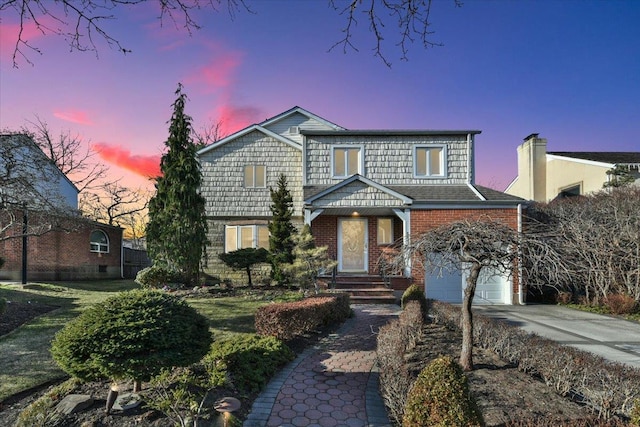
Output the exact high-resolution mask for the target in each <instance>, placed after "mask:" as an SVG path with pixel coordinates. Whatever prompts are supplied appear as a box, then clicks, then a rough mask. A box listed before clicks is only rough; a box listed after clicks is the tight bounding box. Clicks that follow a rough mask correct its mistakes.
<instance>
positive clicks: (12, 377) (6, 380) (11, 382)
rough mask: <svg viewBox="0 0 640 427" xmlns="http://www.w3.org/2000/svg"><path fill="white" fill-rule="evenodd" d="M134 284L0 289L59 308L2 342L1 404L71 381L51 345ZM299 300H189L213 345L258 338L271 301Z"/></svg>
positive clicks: (287, 297) (253, 295) (1, 286)
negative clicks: (259, 318)
mask: <svg viewBox="0 0 640 427" xmlns="http://www.w3.org/2000/svg"><path fill="white" fill-rule="evenodd" d="M137 287H138V285H137V284H136V283H135V282H133V281H131V280H118V281H99V282H69V283H35V284H28V285H25V286H22V285H15V284H0V297H2V298H6V299H7V300H8V301H20V302H27V301H34V302H38V303H42V304H48V305H52V306H56V307H59V308H57V309H56V310H54V311H51V312H49V313H46V314H44V315H42V316H40V317H38V318H36V319H34V320H32V321H31V322H29V323H27V324H25V325H23V326H21V327H20V328H18V329H17V330H15V331H13V332H12V333H10V334H8V335H6V336H4V337H1V338H0V366H1V367H2V369H1V370H0V402H1V401H3V400H4V399H6V398H7V397H9V396H11V395H13V394H16V393H19V392H21V391H24V390H28V389H30V388H32V387H36V386H38V385H41V384H44V383H47V382H50V381H55V380H58V379H61V378H64V377H66V374H65V373H64V372H63V371H61V370H60V369H59V368H58V367H57V365H56V364H55V362H54V361H53V359H52V358H51V355H50V353H49V348H50V344H51V340H52V339H53V336H54V335H55V333H56V332H57V331H58V330H59V329H60V328H62V327H63V326H64V324H65V323H66V322H68V321H69V320H70V319H72V318H74V317H75V316H77V315H78V314H79V313H80V312H81V311H82V310H84V309H85V308H87V307H89V306H91V305H93V304H98V303H100V302H102V301H104V300H105V299H106V298H108V297H110V296H112V295H115V294H116V293H118V292H120V291H124V290H129V289H134V288H137ZM299 298H300V294H299V293H297V292H291V293H290V294H285V295H283V296H280V295H271V294H268V293H267V294H264V293H263V294H261V293H248V294H247V295H244V296H239V297H224V298H214V297H200V298H193V299H188V302H189V304H191V305H192V306H193V307H194V308H195V309H196V310H198V311H199V312H200V313H202V314H204V315H205V316H207V317H208V318H209V319H211V328H212V332H213V334H214V339H218V338H221V337H224V336H229V335H231V334H249V333H253V332H255V328H254V315H255V312H256V310H257V309H258V308H259V307H261V306H262V305H265V304H269V303H270V302H272V301H283V300H284V301H287V300H289V301H290V300H295V299H299Z"/></svg>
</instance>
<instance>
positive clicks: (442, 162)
mask: <svg viewBox="0 0 640 427" xmlns="http://www.w3.org/2000/svg"><path fill="white" fill-rule="evenodd" d="M421 148H426V149H429V148H440V149H442V158H441V159H440V170H441V171H442V174H439V175H434V174H430V173H429V171H427V174H426V175H420V174H418V161H417V160H418V157H417V152H418V150H419V149H421ZM427 168H429V161H428V160H427ZM413 177H414V178H418V179H437V178H446V177H447V145H446V144H421V145H414V147H413Z"/></svg>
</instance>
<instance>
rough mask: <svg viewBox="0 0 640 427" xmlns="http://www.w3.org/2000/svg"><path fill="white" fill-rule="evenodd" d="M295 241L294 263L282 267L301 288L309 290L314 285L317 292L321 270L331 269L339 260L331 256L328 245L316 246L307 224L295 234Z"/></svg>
mask: <svg viewBox="0 0 640 427" xmlns="http://www.w3.org/2000/svg"><path fill="white" fill-rule="evenodd" d="M293 242H294V244H295V247H294V249H293V256H294V260H293V263H292V264H284V265H283V266H282V269H283V270H284V272H285V273H286V274H287V275H289V276H290V277H291V278H292V279H293V280H295V281H296V283H297V284H298V285H300V288H301V289H304V290H307V289H310V288H311V287H313V288H314V290H315V292H316V293H317V292H318V291H319V289H318V283H317V280H316V279H317V278H318V274H319V273H320V272H321V271H329V270H331V269H332V268H333V267H335V266H336V264H337V262H336V261H333V260H332V259H331V258H330V257H329V255H328V253H327V247H326V246H321V247H316V242H315V239H314V238H313V235H312V234H311V227H310V226H309V225H307V224H305V226H304V227H302V230H300V232H299V233H298V234H296V235H294V236H293Z"/></svg>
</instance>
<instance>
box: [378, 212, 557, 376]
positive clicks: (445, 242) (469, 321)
mask: <svg viewBox="0 0 640 427" xmlns="http://www.w3.org/2000/svg"><path fill="white" fill-rule="evenodd" d="M523 256H527V257H528V258H529V259H530V261H529V262H527V263H526V265H531V266H532V268H535V269H536V270H543V269H545V274H546V276H547V277H550V276H554V274H555V273H554V272H555V271H556V268H557V267H556V266H555V263H556V262H557V260H558V254H557V253H556V252H555V251H554V250H553V248H552V247H550V246H549V245H548V244H547V241H546V240H545V239H544V237H543V236H542V235H538V234H529V235H524V234H522V233H519V232H518V231H517V230H515V229H513V228H511V227H509V226H508V225H506V224H504V223H503V222H500V221H496V220H492V219H490V218H480V219H473V220H471V219H469V220H461V221H456V222H452V223H450V224H445V225H442V226H440V227H437V228H434V229H432V230H430V231H428V232H426V233H424V234H422V235H420V236H417V237H414V238H413V240H412V242H411V243H410V244H409V245H405V246H403V247H402V250H401V251H400V252H399V254H398V255H397V256H396V257H394V258H393V259H392V260H391V263H392V265H393V267H394V268H401V266H402V265H403V264H404V263H405V260H406V259H409V257H410V259H412V260H413V262H416V263H420V264H422V266H423V267H424V270H425V272H427V273H434V272H438V273H442V272H443V271H448V272H453V271H465V272H466V273H467V277H466V287H465V289H464V298H463V303H462V309H461V318H462V320H461V323H462V325H461V326H462V350H461V353H460V365H461V366H462V368H463V369H464V370H472V369H473V353H472V349H473V314H472V311H471V306H472V303H473V297H474V295H475V291H476V285H477V282H478V278H479V277H480V275H481V274H487V275H511V274H512V273H513V271H514V269H517V268H518V267H519V266H521V265H523V264H525V263H523V262H522V257H523ZM543 261H544V262H543ZM547 269H548V270H547ZM537 274H539V273H537ZM519 280H521V278H519Z"/></svg>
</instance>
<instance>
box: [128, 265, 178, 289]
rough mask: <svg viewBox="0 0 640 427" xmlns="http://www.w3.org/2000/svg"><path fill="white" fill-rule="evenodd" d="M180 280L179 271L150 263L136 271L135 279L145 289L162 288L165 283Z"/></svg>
mask: <svg viewBox="0 0 640 427" xmlns="http://www.w3.org/2000/svg"><path fill="white" fill-rule="evenodd" d="M181 280H182V279H181V275H180V273H179V272H177V271H173V270H169V269H168V268H166V267H162V266H158V265H152V266H151V267H147V268H143V269H142V270H140V271H138V274H136V279H135V281H136V283H137V284H139V285H140V286H142V287H143V288H146V289H158V288H162V287H163V286H165V285H168V284H170V283H177V282H180V281H181Z"/></svg>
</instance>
